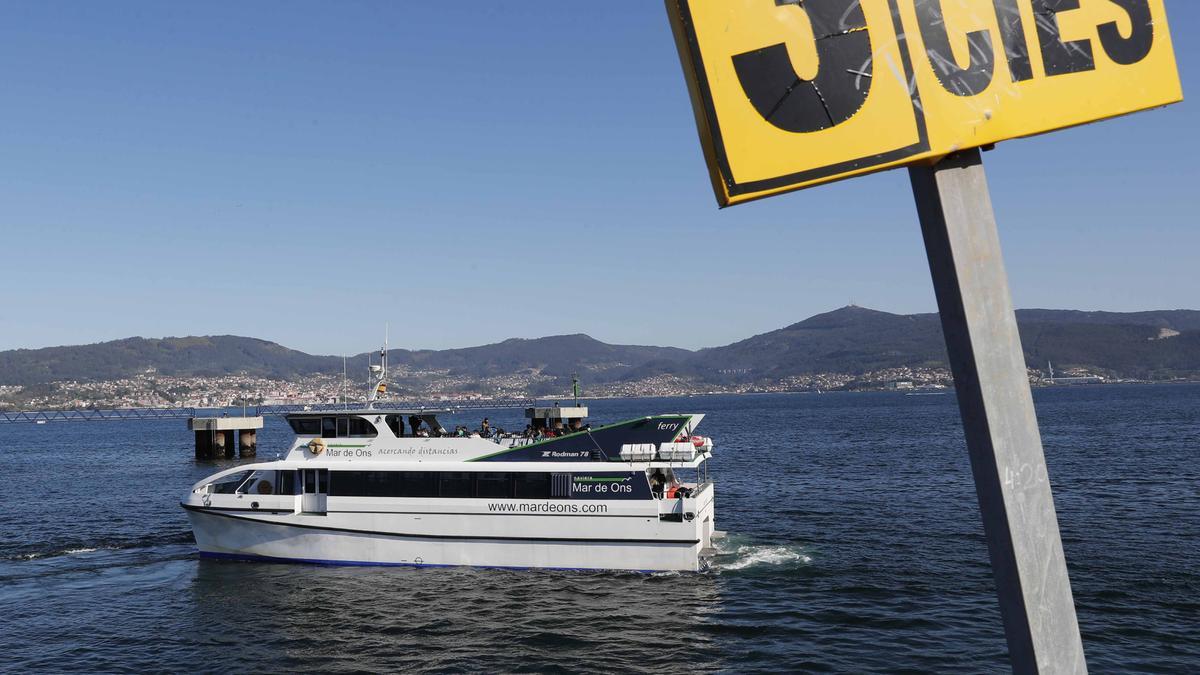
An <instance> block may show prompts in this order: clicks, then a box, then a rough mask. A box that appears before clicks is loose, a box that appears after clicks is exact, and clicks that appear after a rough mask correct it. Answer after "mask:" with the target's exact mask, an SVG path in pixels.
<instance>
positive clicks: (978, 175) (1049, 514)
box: [909, 149, 1087, 673]
mask: <svg viewBox="0 0 1200 675" xmlns="http://www.w3.org/2000/svg"><path fill="white" fill-rule="evenodd" d="M909 176H910V177H911V180H912V188H913V196H914V197H915V198H916V202H917V213H918V215H919V216H920V219H921V232H922V234H923V235H924V237H925V253H926V255H927V256H928V257H929V272H930V275H931V276H932V277H933V288H934V292H935V293H936V295H937V303H938V311H939V312H940V316H941V320H942V332H943V333H944V334H945V338H946V350H947V352H948V353H949V356H950V368H951V370H952V371H953V373H954V386H955V390H956V392H957V395H958V407H959V411H960V412H961V413H962V422H963V431H964V432H965V434H966V439H967V452H968V453H969V454H970V456H971V472H972V474H974V477H975V490H976V493H977V494H978V497H979V510H980V511H981V512H982V514H983V528H984V533H985V534H986V536H987V543H988V552H989V554H990V556H991V560H992V573H993V574H994V576H995V579H996V591H997V594H998V595H999V598H1000V613H1001V616H1002V617H1003V619H1004V632H1005V635H1006V637H1007V638H1008V649H1009V655H1010V658H1011V661H1012V669H1013V671H1014V672H1017V673H1035V672H1046V673H1082V672H1086V671H1087V665H1086V663H1085V661H1084V656H1083V643H1082V642H1081V640H1080V637H1079V624H1078V622H1077V620H1076V617H1075V603H1074V601H1073V599H1072V597H1071V582H1070V579H1069V578H1068V576H1067V564H1066V559H1065V558H1064V557H1063V550H1062V541H1061V539H1060V538H1059V533H1058V517H1057V515H1056V514H1055V511H1054V500H1053V497H1052V495H1051V493H1050V481H1049V479H1048V477H1047V471H1046V457H1045V454H1044V453H1043V452H1042V439H1041V436H1040V434H1039V433H1038V425H1037V417H1036V416H1035V414H1034V410H1033V396H1032V394H1031V393H1030V390H1029V378H1028V376H1027V374H1026V370H1025V357H1024V354H1023V353H1022V351H1021V337H1020V335H1019V334H1018V333H1017V317H1016V314H1015V313H1014V312H1013V306H1012V299H1011V297H1010V294H1009V290H1008V277H1007V275H1006V274H1005V271H1004V261H1003V259H1002V258H1001V255H1000V237H999V235H998V233H997V231H996V217H995V213H994V212H993V211H992V201H991V197H990V196H989V195H988V186H987V176H986V175H985V174H984V171H983V162H982V160H981V158H980V154H979V150H977V149H972V150H966V151H963V152H959V153H956V154H953V155H950V156H948V157H946V158H945V159H943V160H942V161H940V162H938V163H937V164H935V165H933V166H914V167H910V168H909Z"/></svg>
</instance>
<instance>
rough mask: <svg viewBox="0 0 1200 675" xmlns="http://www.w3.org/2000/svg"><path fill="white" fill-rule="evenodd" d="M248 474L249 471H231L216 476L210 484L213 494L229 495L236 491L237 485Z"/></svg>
mask: <svg viewBox="0 0 1200 675" xmlns="http://www.w3.org/2000/svg"><path fill="white" fill-rule="evenodd" d="M249 475H250V472H249V471H238V472H237V473H231V474H229V475H228V476H223V477H221V478H218V479H217V480H216V481H214V482H213V484H212V491H213V493H214V494H219V495H231V494H233V493H235V492H237V489H238V486H240V485H241V484H242V483H243V482H244V481H245V480H246V478H247V477H248V476H249Z"/></svg>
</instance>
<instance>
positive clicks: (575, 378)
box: [571, 373, 579, 408]
mask: <svg viewBox="0 0 1200 675" xmlns="http://www.w3.org/2000/svg"><path fill="white" fill-rule="evenodd" d="M571 393H572V394H573V395H574V396H575V407H576V408H578V407H579V373H571Z"/></svg>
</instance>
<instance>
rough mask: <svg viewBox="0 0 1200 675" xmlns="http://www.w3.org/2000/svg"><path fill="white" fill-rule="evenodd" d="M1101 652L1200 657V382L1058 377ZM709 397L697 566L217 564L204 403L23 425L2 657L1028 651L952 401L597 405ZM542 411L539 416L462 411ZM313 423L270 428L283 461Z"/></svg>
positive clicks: (1070, 496)
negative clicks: (194, 495) (204, 451)
mask: <svg viewBox="0 0 1200 675" xmlns="http://www.w3.org/2000/svg"><path fill="white" fill-rule="evenodd" d="M1035 401H1036V404H1037V410H1038V415H1039V418H1040V420H1041V425H1042V435H1043V440H1044V443H1045V447H1046V454H1047V458H1048V463H1049V471H1050V478H1051V482H1052V484H1053V488H1054V496H1055V503H1056V506H1057V509H1058V516H1059V522H1060V525H1061V529H1062V537H1063V545H1064V548H1065V551H1066V555H1067V564H1068V568H1069V570H1070V574H1071V582H1072V587H1073V589H1074V593H1075V602H1076V606H1077V608H1078V615H1079V623H1080V628H1081V630H1082V633H1083V640H1084V649H1085V652H1086V654H1087V658H1088V663H1089V666H1090V667H1091V668H1092V669H1093V671H1095V672H1112V671H1135V670H1143V671H1159V672H1161V671H1178V672H1195V671H1197V670H1200V469H1198V456H1200V386H1196V385H1178V386H1092V387H1077V388H1067V387H1064V388H1056V389H1045V390H1039V391H1037V392H1035ZM588 403H589V405H590V407H591V413H592V420H593V422H596V423H599V422H612V421H618V420H621V419H626V418H630V417H636V416H641V415H647V414H655V413H662V412H702V413H706V415H707V417H706V418H705V421H704V423H703V425H702V426H701V427H700V432H701V433H703V434H704V435H708V436H711V437H712V438H713V439H714V441H715V443H716V449H715V455H714V459H713V461H712V463H711V469H712V474H713V477H714V479H715V481H716V483H717V527H718V528H719V529H722V530H725V531H727V532H728V533H729V534H728V537H727V538H726V539H724V540H723V541H721V542H720V543H719V552H718V553H717V555H716V556H715V557H714V558H713V559H712V561H711V564H710V567H709V569H708V570H707V571H705V572H703V573H699V574H690V573H689V574H678V573H670V574H630V573H612V572H586V573H585V572H548V571H537V570H529V571H520V570H481V569H469V568H364V567H323V566H309V565H286V564H264V563H239V562H223V561H210V560H200V559H199V557H198V556H197V553H196V549H195V546H194V543H193V541H192V537H191V533H190V530H189V528H188V524H187V519H186V518H185V516H184V511H183V510H182V509H181V508H179V505H178V502H179V499H180V498H181V496H182V495H183V494H184V493H185V492H186V491H187V490H188V488H189V486H190V485H191V484H192V483H193V482H194V481H196V480H199V479H200V478H202V477H204V476H206V475H208V474H210V473H213V472H214V471H216V470H218V469H220V468H223V467H225V466H229V465H232V464H234V463H236V462H225V461H220V462H196V461H194V460H193V459H192V455H193V453H192V437H191V434H190V432H188V431H187V429H186V428H185V425H184V422H183V420H159V421H143V422H93V423H52V424H46V425H36V426H35V425H12V426H3V427H0V477H2V478H3V484H2V485H3V487H2V488H0V489H2V491H3V494H2V495H0V656H2V658H0V669H4V670H14V671H70V670H74V671H80V670H83V671H121V670H124V671H147V670H153V671H182V670H203V671H229V670H240V671H285V670H323V671H395V670H409V669H430V670H439V671H458V672H475V671H487V672H492V671H512V670H523V671H540V672H556V671H557V672H566V671H571V672H576V671H583V672H610V671H614V670H615V671H653V672H682V671H685V670H694V671H715V670H729V671H744V670H774V671H798V670H801V671H814V670H840V671H850V672H862V671H864V670H920V671H930V670H937V671H944V672H945V671H949V672H979V671H994V672H1002V671H1004V670H1006V669H1007V667H1008V665H1007V664H1008V662H1007V659H1006V647H1005V642H1004V633H1003V628H1002V626H1001V622H1000V614H999V610H998V606H997V601H996V596H995V588H994V585H993V582H992V577H991V568H990V566H989V563H988V556H987V548H986V545H985V542H984V537H983V530H982V526H981V524H980V518H979V510H978V506H977V504H976V501H975V492H974V485H973V483H972V480H971V475H970V467H969V463H968V460H967V454H966V451H965V449H964V447H963V438H962V432H961V427H960V423H959V419H958V410H957V407H956V405H955V400H954V396H953V394H952V393H951V394H947V395H944V396H906V395H904V394H903V393H826V394H820V395H818V394H780V395H761V396H702V397H691V398H669V399H620V400H597V401H589V402H588ZM484 414H487V415H488V416H489V417H490V418H491V420H490V421H491V424H492V426H493V427H496V426H500V427H506V428H510V429H520V428H523V426H524V421H523V420H522V419H521V418H520V411H488V412H480V413H472V414H471V415H463V416H459V417H456V418H449V419H446V420H443V421H444V422H448V424H447V426H450V427H453V425H454V424H456V423H462V424H469V425H471V426H478V424H479V422H480V419H476V418H482V416H483V415H484ZM289 440H290V432H289V430H288V428H287V427H286V425H285V424H284V423H283V421H282V420H280V419H277V418H269V419H268V420H267V426H266V428H265V429H264V430H263V431H262V432H260V434H259V459H260V460H263V459H271V458H273V457H274V456H275V455H276V453H278V452H280V451H282V450H283V449H284V447H285V445H286V444H287V442H288V441H289Z"/></svg>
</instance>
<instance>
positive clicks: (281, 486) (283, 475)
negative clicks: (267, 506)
mask: <svg viewBox="0 0 1200 675" xmlns="http://www.w3.org/2000/svg"><path fill="white" fill-rule="evenodd" d="M275 494H277V495H294V494H296V472H295V471H277V472H276V475H275Z"/></svg>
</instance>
